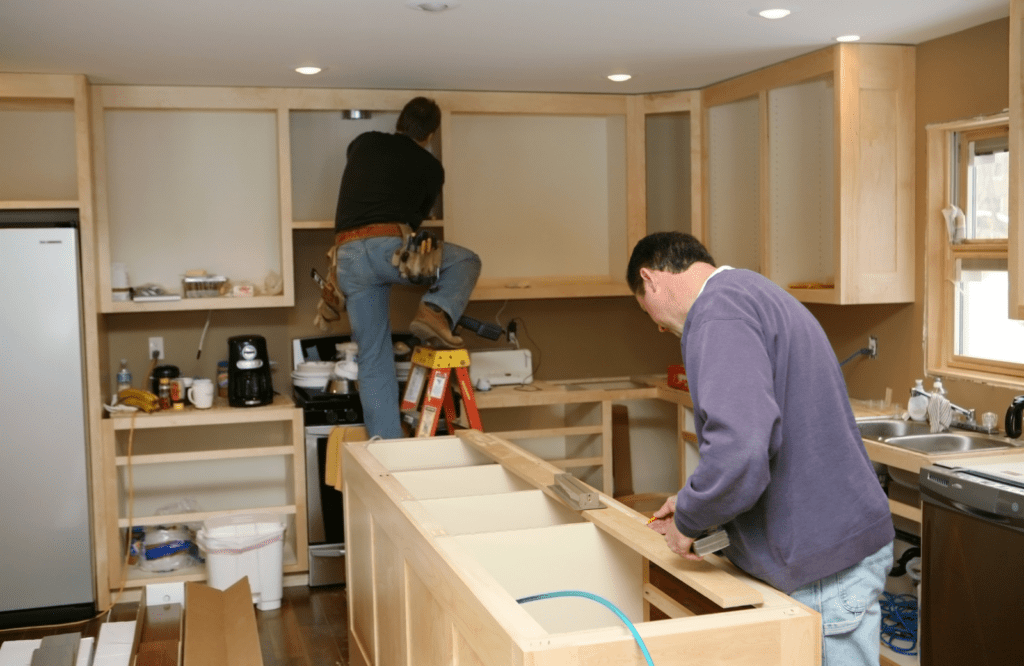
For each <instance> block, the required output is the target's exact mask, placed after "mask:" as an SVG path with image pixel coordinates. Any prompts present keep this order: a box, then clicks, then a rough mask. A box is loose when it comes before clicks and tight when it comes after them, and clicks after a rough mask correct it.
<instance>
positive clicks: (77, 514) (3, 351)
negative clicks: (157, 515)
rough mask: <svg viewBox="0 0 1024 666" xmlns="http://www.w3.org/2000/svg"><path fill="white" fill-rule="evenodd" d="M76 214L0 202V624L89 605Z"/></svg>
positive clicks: (74, 613) (87, 609) (57, 618)
mask: <svg viewBox="0 0 1024 666" xmlns="http://www.w3.org/2000/svg"><path fill="white" fill-rule="evenodd" d="M77 222H78V213H77V211H75V210H32V211H28V210H24V211H22V210H11V211H0V451H2V458H0V460H2V463H0V628H6V627H17V626H28V625H38V624H48V623H57V622H67V621H72V620H77V619H83V618H85V617H89V616H90V615H91V614H93V613H94V612H95V599H96V596H95V585H94V582H93V561H92V551H93V549H92V538H91V534H92V530H91V526H90V519H89V515H90V512H89V490H88V464H87V452H86V425H85V400H84V395H85V389H84V383H83V377H84V371H83V365H82V361H83V357H84V354H83V346H82V345H83V342H82V341H83V336H82V311H81V281H80V262H79V247H78V228H77V226H78V224H77Z"/></svg>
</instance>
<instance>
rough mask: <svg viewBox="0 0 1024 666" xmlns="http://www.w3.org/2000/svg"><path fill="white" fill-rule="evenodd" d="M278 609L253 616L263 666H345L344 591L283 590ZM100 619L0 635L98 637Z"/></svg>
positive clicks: (119, 618)
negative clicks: (261, 649) (257, 631)
mask: <svg viewBox="0 0 1024 666" xmlns="http://www.w3.org/2000/svg"><path fill="white" fill-rule="evenodd" d="M282 592H283V593H284V598H283V599H282V600H281V608H280V609H278V610H273V611H261V610H256V611H255V612H256V625H257V628H258V630H259V634H260V646H261V647H262V648H263V664H264V666H346V664H348V628H347V622H348V619H347V618H348V614H347V606H346V604H347V600H346V597H345V587H344V586H342V585H336V586H327V587H314V588H310V587H306V586H305V585H301V586H295V587H286V588H284V589H283V590H282ZM136 606H137V604H118V605H117V606H115V607H114V609H113V610H112V611H111V613H110V621H113V622H123V621H129V620H134V619H135V611H136ZM106 621H107V616H106V615H104V616H103V617H102V618H99V619H94V620H89V621H86V622H79V623H77V624H70V625H62V626H56V627H45V628H43V627H29V628H23V629H7V630H3V631H0V643H3V642H4V641H14V640H27V639H32V638H42V637H43V636H49V635H53V634H65V633H71V632H80V633H81V634H82V636H93V637H95V636H98V635H99V631H100V625H101V624H102V623H103V622H106Z"/></svg>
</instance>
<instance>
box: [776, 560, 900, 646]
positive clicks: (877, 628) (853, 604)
mask: <svg viewBox="0 0 1024 666" xmlns="http://www.w3.org/2000/svg"><path fill="white" fill-rule="evenodd" d="M891 569H892V544H891V543H890V544H889V545H887V546H883V547H882V549H881V550H879V551H878V552H876V553H874V554H873V555H868V556H867V557H865V558H864V559H863V560H861V561H860V562H858V563H857V564H855V565H853V566H852V567H850V568H849V569H844V570H842V571H840V572H839V573H837V574H833V575H831V576H826V577H824V578H822V579H821V580H817V581H814V582H813V583H809V584H807V585H804V586H803V587H801V588H797V589H796V590H795V591H793V592H791V593H790V595H789V596H791V597H793V598H794V599H796V600H797V601H799V602H800V603H802V604H804V605H806V606H810V607H811V608H813V609H814V610H816V611H818V612H819V613H821V628H822V634H823V636H822V641H821V664H822V666H859V665H861V664H863V665H865V666H867V665H868V664H870V666H878V647H879V644H880V643H881V640H882V639H881V630H882V609H881V607H879V605H878V597H879V596H880V595H881V594H882V590H883V589H884V587H885V578H886V576H888V575H889V571H890V570H891Z"/></svg>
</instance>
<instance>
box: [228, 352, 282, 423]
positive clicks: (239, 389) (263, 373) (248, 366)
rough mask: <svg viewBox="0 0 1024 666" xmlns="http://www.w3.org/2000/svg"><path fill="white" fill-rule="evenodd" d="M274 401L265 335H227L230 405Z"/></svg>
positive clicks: (240, 405)
mask: <svg viewBox="0 0 1024 666" xmlns="http://www.w3.org/2000/svg"><path fill="white" fill-rule="evenodd" d="M273 401H274V386H273V383H272V382H271V379H270V358H269V356H268V355H267V341H266V339H264V337H263V336H262V335H236V336H234V337H232V338H228V404H229V405H231V406H232V407H258V406H260V405H269V404H270V403H271V402H273Z"/></svg>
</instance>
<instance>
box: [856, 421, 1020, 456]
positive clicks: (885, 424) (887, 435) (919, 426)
mask: <svg viewBox="0 0 1024 666" xmlns="http://www.w3.org/2000/svg"><path fill="white" fill-rule="evenodd" d="M857 427H858V428H859V429H860V435H861V437H863V438H864V439H872V440H875V441H876V442H883V443H885V444H889V445H890V446H898V447H900V448H902V449H908V450H910V451H919V452H921V453H927V454H928V455H942V454H949V453H965V452H967V451H982V450H989V451H990V450H994V449H1008V448H1010V447H1011V444H1009V443H1008V442H1007V441H1006V440H1003V439H997V438H992V437H984V436H978V435H968V434H965V433H957V432H932V431H931V428H930V426H929V425H928V424H927V423H920V422H917V421H903V420H901V419H866V420H864V421H858V422H857Z"/></svg>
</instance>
